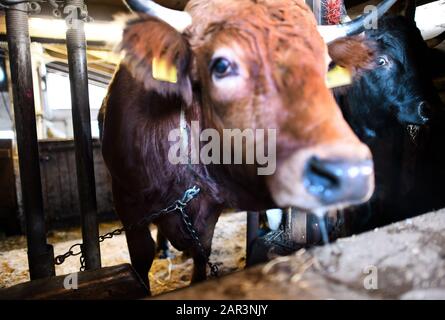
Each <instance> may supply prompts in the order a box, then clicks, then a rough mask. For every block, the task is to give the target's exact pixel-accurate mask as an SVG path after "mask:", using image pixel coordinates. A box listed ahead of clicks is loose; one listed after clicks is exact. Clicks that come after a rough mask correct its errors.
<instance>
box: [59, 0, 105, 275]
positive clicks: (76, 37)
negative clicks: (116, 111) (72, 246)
mask: <svg viewBox="0 0 445 320" xmlns="http://www.w3.org/2000/svg"><path fill="white" fill-rule="evenodd" d="M64 13H65V14H67V26H68V30H67V33H66V43H67V49H68V64H69V73H70V83H71V106H72V114H73V130H74V142H75V149H76V169H77V185H78V192H79V201H80V211H81V222H82V239H83V250H84V257H85V267H86V269H87V270H91V269H98V268H100V267H101V261H100V247H99V240H98V237H99V228H98V224H97V203H96V184H95V178H94V163H93V148H92V138H91V119H90V104H89V97H88V70H87V57H86V39H85V31H84V19H85V18H86V16H85V13H86V7H85V4H84V1H83V0H67V1H66V6H65V10H64Z"/></svg>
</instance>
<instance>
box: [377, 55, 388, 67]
mask: <svg viewBox="0 0 445 320" xmlns="http://www.w3.org/2000/svg"><path fill="white" fill-rule="evenodd" d="M387 64H388V59H387V58H386V57H384V56H380V57H378V58H377V65H379V66H381V67H382V66H386V65H387Z"/></svg>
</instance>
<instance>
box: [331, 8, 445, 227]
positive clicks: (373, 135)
mask: <svg viewBox="0 0 445 320" xmlns="http://www.w3.org/2000/svg"><path fill="white" fill-rule="evenodd" d="M364 36H365V37H366V39H367V40H369V41H373V42H374V44H375V50H376V55H375V61H374V63H375V66H374V67H373V68H372V69H370V70H365V71H363V73H362V74H361V75H360V77H359V78H357V79H355V81H354V82H353V84H352V85H351V86H349V87H347V88H343V89H337V90H335V92H334V93H335V96H336V99H337V102H338V103H339V105H340V106H341V109H342V112H343V114H344V117H345V118H346V120H347V121H348V123H349V124H350V125H351V127H352V128H353V130H354V131H355V133H356V134H357V135H358V136H359V138H360V139H361V140H362V141H364V142H365V143H366V144H368V146H369V147H370V148H371V152H372V154H373V158H374V164H375V172H376V191H375V193H374V196H373V198H372V199H371V201H370V202H368V203H367V204H365V205H362V206H360V207H358V208H354V209H352V210H349V211H352V213H351V212H348V213H347V215H350V216H351V215H352V217H354V218H353V220H354V221H353V223H352V227H351V231H353V232H359V231H364V230H369V229H370V228H374V227H378V226H382V225H385V224H388V223H391V222H394V221H398V220H401V219H404V218H408V217H411V216H414V215H417V214H420V213H423V212H427V211H430V210H433V209H437V208H440V207H443V206H445V201H444V198H445V197H444V194H443V192H441V190H442V189H444V188H440V186H439V184H441V183H442V182H443V180H442V179H443V177H445V176H444V175H443V172H442V171H443V169H442V167H443V165H440V160H439V159H440V158H441V157H442V153H443V149H445V148H443V146H442V147H440V146H439V143H440V142H443V141H444V136H443V135H444V133H443V131H444V130H443V128H442V124H443V123H445V122H443V121H444V120H443V113H442V111H443V110H442V107H441V102H440V99H439V96H438V94H437V93H436V91H435V89H434V86H433V83H432V77H431V70H432V67H434V66H433V65H432V52H431V51H430V50H429V48H428V47H427V45H426V43H425V42H424V41H423V39H422V36H421V34H420V31H419V30H418V28H417V27H416V25H415V23H414V22H413V21H412V20H410V19H407V18H405V17H403V16H391V15H390V16H385V17H383V18H381V19H380V20H379V21H378V29H375V30H373V29H371V30H367V31H365V34H364ZM442 161H443V160H442Z"/></svg>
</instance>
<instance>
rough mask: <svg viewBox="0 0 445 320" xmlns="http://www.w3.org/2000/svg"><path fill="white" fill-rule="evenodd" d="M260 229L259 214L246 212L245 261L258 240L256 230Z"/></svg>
mask: <svg viewBox="0 0 445 320" xmlns="http://www.w3.org/2000/svg"><path fill="white" fill-rule="evenodd" d="M259 228H260V214H259V213H258V212H255V211H248V212H247V235H246V261H250V259H249V257H250V254H251V253H252V245H253V242H254V241H255V239H257V238H258V229H259Z"/></svg>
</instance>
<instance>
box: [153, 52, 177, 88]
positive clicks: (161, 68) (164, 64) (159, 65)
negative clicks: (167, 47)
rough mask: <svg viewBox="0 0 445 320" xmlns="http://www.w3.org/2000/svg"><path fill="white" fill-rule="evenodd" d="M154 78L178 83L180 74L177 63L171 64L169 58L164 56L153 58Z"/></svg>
mask: <svg viewBox="0 0 445 320" xmlns="http://www.w3.org/2000/svg"><path fill="white" fill-rule="evenodd" d="M151 70H152V76H153V79H155V80H159V81H165V82H170V83H177V82H178V76H177V70H176V66H175V65H170V64H169V63H168V61H167V60H165V59H162V58H153V63H152V67H151Z"/></svg>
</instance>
